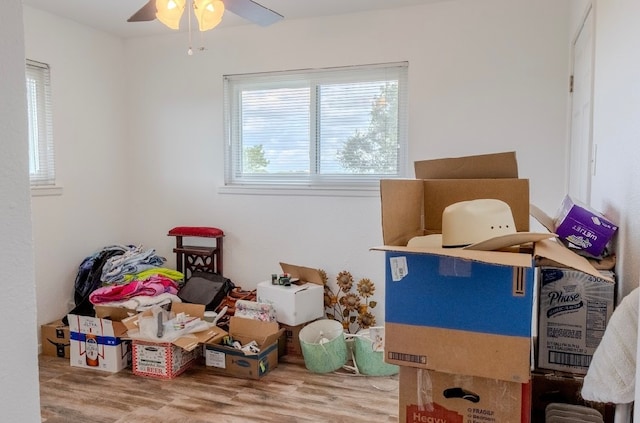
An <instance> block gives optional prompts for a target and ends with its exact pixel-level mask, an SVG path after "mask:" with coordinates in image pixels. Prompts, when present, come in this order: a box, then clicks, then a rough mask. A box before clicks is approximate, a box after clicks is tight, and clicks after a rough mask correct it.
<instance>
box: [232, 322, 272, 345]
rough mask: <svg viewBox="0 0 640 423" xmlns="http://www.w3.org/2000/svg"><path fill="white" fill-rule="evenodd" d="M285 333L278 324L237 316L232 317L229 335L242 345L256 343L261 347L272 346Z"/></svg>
mask: <svg viewBox="0 0 640 423" xmlns="http://www.w3.org/2000/svg"><path fill="white" fill-rule="evenodd" d="M283 332H284V328H283V329H280V325H279V324H278V322H262V321H260V320H254V319H246V318H244V317H236V316H231V319H230V321H229V335H231V337H232V338H233V339H237V340H239V341H240V343H242V345H244V344H246V343H248V342H251V341H256V342H257V343H258V346H260V347H263V346H267V345H271V344H272V343H274V342H276V341H277V340H278V338H279V337H280V335H282V333H283Z"/></svg>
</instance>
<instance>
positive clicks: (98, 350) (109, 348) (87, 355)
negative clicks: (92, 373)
mask: <svg viewBox="0 0 640 423" xmlns="http://www.w3.org/2000/svg"><path fill="white" fill-rule="evenodd" d="M67 317H68V319H69V337H70V344H71V345H70V346H69V351H70V364H71V366H73V367H84V368H90V369H96V370H103V371H106V372H111V373H115V372H119V371H120V370H122V369H125V368H127V367H129V366H130V365H131V341H129V340H126V339H125V338H126V334H127V328H126V326H125V325H124V324H123V323H122V319H124V318H126V317H127V316H126V314H122V311H121V310H118V309H116V308H109V307H102V308H96V317H89V316H79V315H75V314H69V315H68V316H67Z"/></svg>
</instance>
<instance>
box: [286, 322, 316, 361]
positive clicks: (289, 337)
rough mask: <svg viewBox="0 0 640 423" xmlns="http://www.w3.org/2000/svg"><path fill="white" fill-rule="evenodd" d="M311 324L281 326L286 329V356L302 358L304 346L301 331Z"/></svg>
mask: <svg viewBox="0 0 640 423" xmlns="http://www.w3.org/2000/svg"><path fill="white" fill-rule="evenodd" d="M309 323H311V322H307V323H303V324H301V325H296V326H289V325H282V324H281V325H280V327H281V328H282V329H284V334H283V338H284V354H283V355H288V356H290V357H300V358H302V346H301V345H300V330H302V328H303V327H305V326H306V325H308V324H309Z"/></svg>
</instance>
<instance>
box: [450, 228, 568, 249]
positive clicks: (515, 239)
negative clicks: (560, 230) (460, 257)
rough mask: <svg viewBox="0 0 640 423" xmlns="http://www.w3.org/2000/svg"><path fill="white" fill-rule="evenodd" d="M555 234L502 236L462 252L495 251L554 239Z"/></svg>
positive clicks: (471, 246)
mask: <svg viewBox="0 0 640 423" xmlns="http://www.w3.org/2000/svg"><path fill="white" fill-rule="evenodd" d="M555 237H557V235H556V234H553V233H549V232H546V233H541V232H516V233H515V234H509V235H502V236H497V237H494V238H490V239H487V240H485V241H480V242H476V243H475V244H471V245H467V246H466V247H463V249H464V250H476V251H496V250H501V249H503V248H508V247H514V246H516V245H522V244H528V243H530V242H538V241H542V240H543V239H548V238H555Z"/></svg>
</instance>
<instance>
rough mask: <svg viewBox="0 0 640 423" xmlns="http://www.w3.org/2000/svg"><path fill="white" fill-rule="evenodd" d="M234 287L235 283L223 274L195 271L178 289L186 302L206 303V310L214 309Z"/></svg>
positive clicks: (179, 295) (181, 297) (179, 294)
mask: <svg viewBox="0 0 640 423" xmlns="http://www.w3.org/2000/svg"><path fill="white" fill-rule="evenodd" d="M233 288H235V285H234V283H233V282H231V280H230V279H228V278H225V277H224V276H222V275H219V274H217V273H208V272H194V273H193V274H192V275H191V277H190V278H189V279H188V280H187V281H186V282H185V283H184V285H182V287H181V288H180V290H179V291H178V297H180V299H181V300H182V301H184V302H185V303H193V304H204V305H205V310H210V311H213V310H215V309H216V307H218V305H219V304H220V303H221V302H222V300H223V299H224V298H225V297H226V296H227V294H228V293H229V292H231V290H232V289H233Z"/></svg>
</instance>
